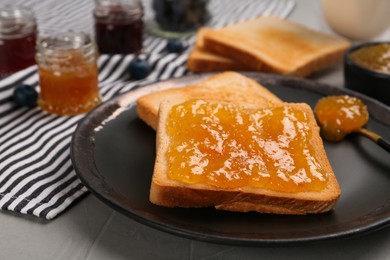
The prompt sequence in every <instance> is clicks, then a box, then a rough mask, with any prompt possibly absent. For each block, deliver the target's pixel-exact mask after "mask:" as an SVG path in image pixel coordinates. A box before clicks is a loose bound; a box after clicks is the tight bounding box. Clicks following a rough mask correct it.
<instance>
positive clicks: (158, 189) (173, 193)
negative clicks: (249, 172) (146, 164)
mask: <svg viewBox="0 0 390 260" xmlns="http://www.w3.org/2000/svg"><path fill="white" fill-rule="evenodd" d="M186 102H188V101H186ZM196 102H206V103H207V102H209V103H210V102H215V101H200V100H196ZM177 104H180V105H182V104H183V101H166V102H163V103H162V104H161V107H160V115H159V127H158V131H157V156H156V162H155V167H154V172H153V178H152V183H151V188H150V201H151V202H152V203H154V204H157V205H160V206H166V207H184V208H199V207H215V208H216V209H221V210H229V211H240V212H247V211H257V212H261V213H275V214H297V215H301V214H315V213H323V212H327V211H329V210H331V209H333V208H334V207H335V204H336V202H337V200H338V198H339V196H340V188H339V185H338V182H337V180H336V177H335V175H334V173H333V171H332V168H331V166H330V164H329V161H328V159H327V156H326V153H325V151H324V148H323V144H322V139H321V138H320V136H319V128H318V126H317V124H316V122H315V118H314V116H313V113H312V110H311V108H310V107H309V106H308V105H306V104H303V103H300V104H286V103H284V104H281V105H279V106H276V107H273V108H265V109H264V108H262V107H261V106H254V105H236V104H226V105H228V106H233V107H234V106H241V107H242V106H245V107H247V108H250V109H251V111H255V110H257V109H263V110H264V111H265V110H267V109H268V110H270V111H271V110H272V109H274V108H275V109H276V108H278V107H281V106H283V109H284V108H286V109H289V108H291V109H298V110H299V111H302V113H304V115H305V118H306V117H307V122H306V123H307V125H303V127H307V129H309V130H308V131H309V132H307V133H308V134H309V136H310V138H309V139H307V140H306V139H303V140H299V141H298V142H302V145H303V146H306V147H311V149H313V152H312V154H311V155H312V156H311V158H309V159H307V162H308V164H309V165H307V167H309V168H310V165H311V166H312V167H314V168H315V167H317V166H313V164H312V163H313V162H314V161H315V162H316V165H317V163H318V165H321V166H320V167H321V169H322V171H321V172H322V174H323V175H322V176H320V177H319V178H322V177H324V178H327V181H326V182H325V183H324V185H325V186H324V187H322V188H321V189H319V190H318V189H317V190H315V189H310V188H308V189H307V188H302V190H301V189H300V188H299V187H298V188H296V189H295V190H294V191H293V192H291V191H284V190H280V189H279V188H278V185H279V183H278V178H277V177H276V178H274V180H272V182H273V183H272V185H274V186H273V187H276V189H274V188H269V187H268V186H267V185H269V184H270V181H267V177H264V178H265V179H261V178H260V179H259V182H263V186H262V185H260V186H258V187H256V185H252V184H245V183H241V184H240V185H239V186H234V187H228V188H226V187H224V185H225V184H226V183H225V182H222V186H220V185H219V184H221V183H219V184H218V183H217V184H216V183H215V182H214V183H212V184H210V183H207V181H205V182H202V181H201V182H197V181H194V182H191V181H187V180H186V179H184V180H183V179H175V178H172V177H170V176H168V172H172V169H173V172H174V173H178V172H180V169H177V168H171V167H173V166H172V162H173V159H172V158H171V157H169V158H168V155H167V154H168V151H169V149H172V144H174V143H175V141H176V139H177V138H178V136H180V135H182V134H184V133H185V131H186V129H184V127H185V124H184V125H183V124H182V125H180V127H179V128H178V129H177V132H175V133H174V134H173V135H171V134H170V133H171V132H170V131H171V130H172V129H171V130H168V127H167V125H168V124H169V122H172V121H170V120H176V119H175V118H172V116H171V114H170V113H171V111H172V108H173V107H174V106H175V105H177ZM196 107H198V103H196ZM253 109H254V110H253ZM198 111H202V110H201V109H200V110H198ZM264 111H263V112H264ZM265 112H267V113H268V112H269V111H265ZM267 113H265V114H267ZM174 122H177V121H174ZM286 126H291V125H290V124H286ZM296 126H297V127H299V128H300V127H302V124H300V123H299V122H298V123H297V124H296ZM189 127H191V125H190V126H189ZM221 127H226V125H221ZM187 130H188V129H187ZM189 131H196V129H194V130H191V129H189ZM232 133H233V132H230V134H232ZM292 138H293V139H294V138H295V137H292ZM225 141H226V140H225ZM206 142H208V140H206ZM233 142H235V141H234V140H233ZM237 142H238V141H237ZM226 143H228V142H227V141H226ZM271 143H272V142H271ZM230 144H231V142H230V143H229V145H230ZM198 145H199V146H198V147H200V146H202V145H204V144H203V143H202V142H201V141H200V143H198ZM206 147H208V148H206V150H207V149H211V148H210V146H209V144H206ZM182 148H183V147H182ZM225 148H227V146H223V149H222V151H224V149H225ZM173 149H176V146H175V147H173ZM177 149H179V147H178V148H177ZM186 149H192V146H187V147H186ZM178 151H179V150H178ZM203 152H204V151H203ZM246 152H247V151H240V153H238V154H245V153H246ZM281 152H283V151H282V150H280V151H279V150H275V149H273V151H272V153H273V154H274V155H275V156H276V158H278V156H279V155H280V154H281ZM182 153H183V152H181V151H180V156H181V154H182ZM220 156H221V157H223V156H225V154H223V152H222V153H221V154H220ZM294 156H296V157H295V158H301V157H302V156H303V155H302V154H300V155H294ZM299 156H300V157H299ZM180 158H181V159H180V160H182V157H180ZM187 159H188V160H187ZM187 159H185V158H184V159H183V162H182V163H184V164H187V165H191V161H193V160H194V158H192V157H191V156H190V157H188V158H187ZM276 160H278V159H276ZM195 161H196V160H195ZM226 162H227V161H225V163H224V164H223V165H224V166H227V165H228V166H229V167H227V168H226V167H225V168H224V169H225V170H226V169H227V170H226V171H225V170H224V171H223V172H224V174H225V175H226V176H229V175H230V174H233V172H229V168H230V167H234V164H233V165H232V164H230V163H229V164H226ZM240 162H241V163H243V165H244V166H245V165H247V164H253V161H251V160H250V159H248V160H247V161H244V162H243V161H242V160H241V161H240ZM197 163H198V165H197V167H199V165H200V164H202V163H203V162H199V161H198V162H197ZM199 163H200V164H199ZM296 166H298V164H297V165H296ZM207 167H208V166H207ZM280 167H281V168H280V169H282V168H283V167H284V165H280ZM192 169H193V170H194V169H195V168H192ZM203 169H206V168H203ZM207 169H209V168H207ZM240 169H241V168H240ZM306 169H307V168H306ZM271 171H272V170H270V171H269V172H264V174H265V176H266V175H267V174H270V176H276V175H278V174H280V173H279V169H276V171H275V172H271ZM310 171H311V170H310ZM192 172H193V173H194V171H192ZM298 172H300V171H298ZM314 172H316V170H314ZM220 173H221V172H220ZM196 174H199V171H197V173H196ZM201 174H205V175H207V174H211V173H210V172H205V171H203V172H202V173H201ZM213 174H214V175H213V176H216V175H215V172H214V173H213ZM220 175H221V174H218V176H220ZM210 176H211V175H210ZM278 176H279V175H278ZM313 176H314V175H313ZM317 177H318V176H317ZM190 178H192V177H190ZM196 178H197V177H196ZM311 178H312V180H313V181H314V177H311ZM208 179H211V180H213V178H208ZM292 179H293V178H292V177H291V179H289V181H291V180H292ZM279 181H280V183H281V185H282V186H283V184H285V182H286V181H285V180H284V179H283V178H279ZM308 183H309V185H310V181H309V182H308ZM297 185H298V184H297ZM293 186H294V185H293Z"/></svg>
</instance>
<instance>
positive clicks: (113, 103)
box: [70, 72, 390, 246]
mask: <svg viewBox="0 0 390 260" xmlns="http://www.w3.org/2000/svg"><path fill="white" fill-rule="evenodd" d="M240 73H241V74H243V75H246V76H248V77H250V78H255V80H257V79H256V78H257V77H259V78H262V79H264V80H265V81H267V80H268V81H269V82H266V83H264V82H261V84H264V85H266V84H267V83H268V84H272V82H273V81H274V82H277V83H278V84H279V85H288V86H287V87H289V88H300V89H304V90H308V91H310V92H315V93H318V94H322V95H330V94H332V95H333V94H350V95H354V96H357V97H359V98H361V99H363V100H364V101H365V103H366V104H367V106H368V108H369V109H370V108H372V107H374V108H379V112H378V111H376V110H377V109H376V110H374V111H370V115H371V114H373V115H374V118H375V119H376V120H377V121H379V122H380V123H383V124H385V125H386V126H387V125H390V107H387V106H386V105H385V104H383V103H381V102H379V101H377V100H375V99H373V98H370V97H368V96H366V95H364V94H361V93H358V92H355V91H353V90H350V89H346V88H341V87H336V86H332V85H328V84H326V83H322V82H317V81H313V80H310V79H303V78H298V77H294V76H282V75H276V74H270V73H260V72H240ZM215 74H218V73H204V74H195V75H189V76H183V77H178V78H171V79H166V80H161V81H155V82H152V83H148V84H143V85H139V86H136V87H134V88H133V89H131V90H128V91H126V92H124V93H121V94H119V95H117V96H115V97H112V98H110V99H108V100H107V101H105V102H103V103H102V104H100V105H99V106H97V107H96V108H95V109H93V110H92V111H91V112H89V113H88V114H87V115H86V116H85V117H84V118H82V119H81V120H80V121H79V123H78V125H77V128H76V130H75V132H74V133H73V135H72V139H71V146H70V155H71V161H72V165H73V167H74V170H75V172H76V174H77V176H78V177H79V178H80V180H81V181H82V183H83V184H84V185H85V186H86V187H87V189H88V190H89V191H90V192H91V193H92V194H94V195H95V196H96V197H97V198H99V199H100V200H101V201H103V202H104V203H105V204H107V205H108V206H110V207H111V208H113V209H114V210H116V211H118V212H120V213H121V214H124V215H126V216H128V217H130V218H132V219H134V220H136V221H137V222H139V223H142V224H144V225H147V226H149V227H152V228H155V229H158V230H160V231H163V232H167V233H170V234H174V235H178V236H181V237H185V238H189V239H195V240H199V241H204V242H211V243H218V244H229V245H240V246H262V245H286V244H302V243H314V242H319V241H326V240H334V239H343V238H350V237H355V236H360V235H363V234H367V233H370V232H373V231H376V230H379V229H381V228H384V227H386V226H388V225H390V202H389V203H386V204H389V205H387V206H388V208H389V210H387V211H385V212H386V213H388V214H387V216H386V218H378V219H377V221H372V222H369V224H368V225H365V226H363V227H362V226H359V225H358V226H354V225H353V226H352V228H349V229H348V228H347V229H345V230H342V231H339V232H333V233H332V232H330V233H326V234H324V233H322V234H317V235H313V236H306V237H300V238H279V239H278V238H268V239H264V238H263V239H261V238H259V239H253V238H237V237H234V238H233V237H227V236H223V235H220V234H216V233H213V234H205V233H201V232H196V231H194V230H188V229H185V228H181V227H178V226H172V225H168V224H166V223H162V222H161V221H160V222H158V221H154V220H152V219H150V218H147V217H145V216H140V215H139V214H138V213H137V212H136V211H134V209H131V208H130V209H129V208H126V209H125V208H124V205H122V204H121V203H119V202H118V197H117V199H116V200H114V201H113V197H112V196H113V193H112V192H113V191H112V188H111V187H105V186H107V185H105V183H104V182H103V183H102V182H101V183H91V182H90V180H87V179H86V178H85V176H84V175H83V174H85V173H82V171H83V170H84V169H80V167H79V164H77V163H75V162H77V160H80V153H79V151H78V150H77V146H78V144H79V140H80V138H81V137H83V138H84V141H85V140H88V141H89V142H90V144H91V145H92V146H93V137H94V136H93V137H92V138H86V137H85V133H84V132H85V131H86V130H89V129H90V128H91V127H86V126H90V124H91V123H92V124H97V123H98V124H97V125H100V124H103V121H104V120H105V119H107V117H105V118H103V120H101V121H96V120H95V121H94V119H95V118H94V115H95V114H99V113H103V111H104V110H107V112H108V114H107V115H111V114H112V112H113V111H116V110H118V109H119V114H120V113H122V112H123V111H125V110H127V109H129V105H135V104H134V101H133V100H136V97H137V93H138V94H139V93H143V92H144V91H143V90H146V89H147V88H149V89H152V91H151V92H153V89H154V88H156V89H157V90H158V89H159V86H160V85H161V86H162V88H165V87H167V86H166V83H169V84H170V85H171V84H172V83H178V85H177V86H180V85H183V84H184V85H186V84H188V80H189V81H190V82H191V81H193V80H195V81H198V80H201V79H202V78H206V77H209V76H211V75H215ZM186 82H187V83H186ZM302 82H304V83H305V84H302ZM318 85H320V86H321V87H320V88H314V87H313V86H318ZM156 86H157V87H156ZM154 91H156V90H154ZM134 93H135V94H134ZM132 102H133V103H132ZM118 103H122V104H118ZM387 112H388V113H387ZM382 113H387V114H388V115H389V117H388V118H387V117H386V118H384V120H385V122H383V118H381V117H380V116H378V114H382ZM385 115H386V114H385ZM92 121H93V122H92ZM88 123H89V124H88ZM94 129H95V128H94ZM90 150H91V151H92V152H91V153H90V154H85V153H84V154H82V156H83V158H84V160H85V156H91V158H92V159H93V149H90ZM89 167H91V169H93V170H97V168H96V165H94V164H92V165H89ZM90 174H91V173H90ZM92 175H95V177H96V178H97V179H96V180H98V179H99V176H97V175H96V174H94V173H93V172H92ZM96 180H95V181H96ZM99 185H100V187H99V188H100V189H102V188H103V189H105V190H104V192H101V191H100V192H99V191H98V190H97V187H98V186H99ZM115 196H122V195H121V194H115ZM336 226H337V225H336ZM328 229H329V227H328Z"/></svg>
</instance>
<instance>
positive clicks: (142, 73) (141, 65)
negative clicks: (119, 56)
mask: <svg viewBox="0 0 390 260" xmlns="http://www.w3.org/2000/svg"><path fill="white" fill-rule="evenodd" d="M151 70H152V68H151V67H150V64H149V63H148V61H147V60H144V59H141V58H139V57H136V58H134V59H133V60H132V61H131V62H130V64H129V68H128V72H129V74H130V76H131V77H132V78H133V79H136V80H138V79H144V78H146V77H147V76H148V75H149V74H150V72H151Z"/></svg>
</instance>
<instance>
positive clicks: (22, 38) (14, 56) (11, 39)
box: [0, 6, 37, 77]
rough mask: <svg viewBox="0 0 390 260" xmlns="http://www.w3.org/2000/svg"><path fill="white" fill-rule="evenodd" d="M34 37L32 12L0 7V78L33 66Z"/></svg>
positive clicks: (23, 9)
mask: <svg viewBox="0 0 390 260" xmlns="http://www.w3.org/2000/svg"><path fill="white" fill-rule="evenodd" d="M36 35H37V24H36V20H35V15H34V12H33V11H32V10H30V9H27V8H21V7H12V6H5V7H0V77H4V76H6V75H8V74H10V73H13V72H16V71H18V70H21V69H24V68H26V67H28V66H31V65H33V64H35V42H36Z"/></svg>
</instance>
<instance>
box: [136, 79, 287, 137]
mask: <svg viewBox="0 0 390 260" xmlns="http://www.w3.org/2000/svg"><path fill="white" fill-rule="evenodd" d="M193 98H197V99H212V100H220V101H226V102H242V103H252V104H258V105H262V106H272V105H273V104H278V103H282V100H280V99H279V98H278V97H277V96H275V95H274V94H272V93H271V92H270V91H269V90H268V89H267V88H265V87H263V86H262V85H260V84H259V83H257V82H256V81H254V80H252V79H250V78H248V77H246V76H244V75H242V74H239V73H237V72H223V73H220V74H216V75H214V76H211V77H210V78H208V79H206V80H203V81H201V82H199V83H196V84H194V85H190V86H187V87H183V88H172V89H167V90H162V91H158V92H154V93H151V94H148V95H145V96H143V97H141V98H139V99H138V101H137V114H138V116H139V117H140V118H141V119H142V120H143V121H144V122H145V123H147V124H148V125H150V126H151V127H152V128H153V129H154V130H156V129H157V124H158V109H159V106H160V103H161V102H162V101H163V100H175V99H193Z"/></svg>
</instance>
